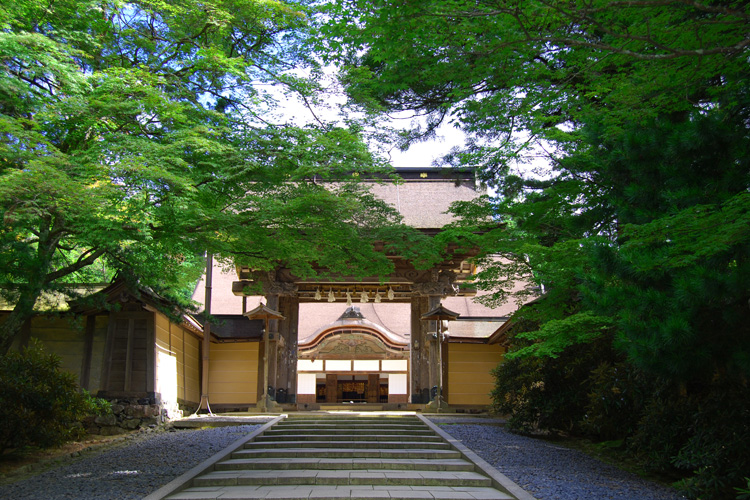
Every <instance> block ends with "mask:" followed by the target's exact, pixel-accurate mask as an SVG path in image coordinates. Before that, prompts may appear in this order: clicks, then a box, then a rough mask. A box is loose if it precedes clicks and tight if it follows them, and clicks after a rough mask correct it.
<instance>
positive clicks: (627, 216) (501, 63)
mask: <svg viewBox="0 0 750 500" xmlns="http://www.w3.org/2000/svg"><path fill="white" fill-rule="evenodd" d="M324 8H325V14H326V15H324V16H321V17H320V19H321V20H322V23H323V26H321V29H322V30H323V32H324V33H326V34H327V35H328V37H327V38H324V39H323V41H322V42H321V45H322V46H323V47H322V52H325V51H328V55H327V57H329V58H330V59H332V60H335V61H337V62H339V63H340V64H341V65H342V66H343V68H344V69H343V72H344V77H343V81H344V83H345V85H346V88H347V91H348V92H349V95H350V97H351V98H352V99H353V100H355V101H356V102H357V103H358V104H359V105H360V106H361V107H362V109H364V110H366V111H368V112H371V113H374V114H378V113H380V114H383V113H391V112H394V111H412V112H416V113H418V114H420V115H425V116H426V129H414V130H412V131H409V132H408V133H405V134H404V135H403V137H404V138H405V139H406V142H408V141H409V140H411V141H416V140H419V139H421V138H423V137H425V136H428V135H429V134H430V133H432V132H433V131H434V129H435V128H436V127H437V126H438V125H439V124H441V123H445V122H451V123H452V124H453V125H455V126H457V127H459V128H460V129H461V130H462V131H463V132H464V133H466V134H467V137H468V139H467V141H466V144H465V145H464V146H463V147H460V148H456V149H455V150H454V151H452V152H451V153H450V154H448V155H447V156H446V157H445V158H444V159H443V163H445V164H447V165H450V166H453V167H457V168H461V167H466V166H476V167H478V168H479V170H480V171H481V175H482V177H483V180H485V182H487V184H488V185H490V186H491V187H494V188H495V189H496V193H497V197H496V199H491V200H481V202H480V203H478V204H474V205H471V206H470V205H466V204H462V205H457V206H456V207H455V210H456V213H457V214H459V215H461V216H462V217H464V218H465V220H464V221H462V222H459V223H458V224H456V225H454V226H455V227H456V228H461V229H464V230H468V228H470V227H472V225H473V226H474V227H477V226H479V225H480V224H477V222H476V220H472V219H476V218H477V217H486V218H488V219H489V220H492V221H495V222H498V221H500V222H501V223H502V224H503V228H502V230H498V231H489V232H487V233H485V235H484V237H482V238H476V239H474V240H473V241H476V242H481V244H483V245H484V251H485V252H486V253H487V254H495V255H499V256H501V259H500V260H495V261H494V263H492V261H491V260H490V259H486V260H485V261H480V263H482V264H485V266H486V267H485V270H484V271H483V272H482V273H481V274H480V275H479V276H478V280H477V282H476V286H477V288H479V289H481V290H486V291H489V292H490V294H489V296H488V297H487V299H486V302H487V303H488V304H489V305H495V304H498V303H501V302H504V301H507V300H508V299H510V298H514V297H515V298H517V299H518V300H519V301H527V300H528V299H529V298H530V296H531V295H533V294H534V293H537V294H541V295H542V297H541V299H540V300H537V301H535V302H534V303H533V304H532V305H531V306H527V307H525V308H524V309H522V310H521V311H520V312H519V313H517V314H516V315H515V316H514V318H513V321H514V322H515V324H516V327H517V328H519V330H518V331H517V332H516V333H515V334H514V337H513V340H514V342H515V346H514V349H515V350H514V351H513V352H512V354H511V355H510V356H509V358H511V359H508V360H507V361H506V362H505V364H504V365H503V366H502V367H500V368H499V369H498V371H497V377H498V387H497V389H496V392H495V393H494V398H495V402H496V404H497V405H498V408H499V409H501V410H504V411H506V412H508V413H510V414H511V415H510V422H511V425H512V426H514V427H515V428H518V429H523V430H527V431H528V430H534V429H538V430H540V431H545V430H546V431H550V430H551V431H555V430H560V429H572V430H574V431H579V432H585V433H589V434H590V435H592V436H593V437H597V438H600V439H610V438H615V437H617V438H620V437H627V436H628V435H629V434H630V433H634V436H636V438H634V440H635V442H637V443H641V444H642V446H641V444H639V445H638V446H637V448H638V449H639V450H641V451H643V452H644V456H646V457H647V460H650V461H652V462H653V463H655V464H660V465H661V464H663V465H664V468H665V470H666V469H670V470H674V468H675V467H677V468H678V469H679V471H680V472H682V473H688V474H690V473H693V472H694V471H695V474H694V476H693V477H692V478H689V479H687V480H686V482H685V483H684V484H685V486H686V488H687V490H688V491H689V492H690V494H691V495H692V496H695V497H698V496H700V497H701V498H715V497H717V498H718V497H719V496H721V495H724V498H726V497H728V496H729V495H730V494H731V493H732V491H733V490H732V487H738V486H740V485H741V484H742V483H741V481H740V480H739V479H741V476H740V475H739V472H738V470H740V469H742V468H744V470H748V469H749V468H750V465H749V463H748V459H747V456H746V454H743V452H741V450H739V448H738V447H737V446H735V445H734V443H742V444H745V443H747V442H748V439H747V436H745V435H744V433H745V431H741V429H742V427H741V426H742V425H744V426H745V429H746V428H747V418H746V416H745V415H744V414H743V413H742V411H744V410H740V409H738V408H744V402H745V401H747V400H748V399H749V398H747V395H746V394H744V395H743V394H742V391H739V389H737V387H739V386H742V387H744V386H745V385H746V381H747V380H748V377H750V361H749V360H750V344H749V343H748V342H750V330H748V328H750V308H748V303H749V301H750V289H748V287H747V283H748V282H750V274H749V273H750V268H749V267H748V258H747V256H748V255H750V233H749V232H748V228H749V227H750V224H749V222H750V220H748V207H749V205H748V200H749V199H750V198H748V190H749V189H750V163H749V162H750V136H749V135H748V123H750V115H749V114H748V110H750V100H748V96H750V93H749V92H748V85H747V82H748V81H749V79H748V76H750V75H749V67H748V65H747V57H748V46H749V45H748V36H747V33H748V26H749V24H750V22H749V20H750V17H748V12H749V11H748V5H747V2H740V1H728V2H723V3H721V5H719V4H716V3H710V2H679V1H674V2H631V3H625V4H623V3H612V2H605V1H593V2H582V1H572V2H548V1H535V0H531V1H525V2H513V3H508V2H500V1H493V0H490V1H486V2H469V1H464V0H458V1H453V0H451V1H445V0H429V1H424V2H409V1H407V0H401V1H389V2H383V1H369V0H368V1H364V0H363V1H356V0H355V1H343V0H341V1H335V2H330V3H327V4H326V5H325V7H324ZM540 157H541V158H542V159H543V160H544V163H545V164H544V165H539V162H538V159H539V158H540ZM524 282H525V283H524ZM524 322H525V323H524ZM519 325H521V326H519ZM605 339H609V340H605ZM612 339H614V340H613V344H612V345H613V346H614V350H615V351H616V355H614V356H612V345H610V346H609V347H608V348H607V349H596V346H597V345H601V343H605V342H609V341H612ZM524 356H525V357H524ZM584 360H585V361H584ZM567 363H569V364H570V366H571V368H570V370H571V372H569V373H567V372H565V368H566V366H567ZM573 374H575V376H573ZM717 380H722V381H723V382H722V383H721V384H719V383H717V382H716V381H717ZM654 387H657V388H665V387H671V388H676V387H683V388H685V391H684V393H681V392H680V391H675V392H674V393H673V394H670V393H669V392H668V391H667V390H666V389H664V390H660V391H657V392H656V394H655V395H654V396H653V397H649V396H648V394H649V389H650V388H654ZM733 398H736V399H737V400H739V401H740V403H738V404H735V406H734V407H732V408H731V409H730V410H729V411H724V410H722V409H721V406H722V405H724V406H725V407H729V406H730V405H731V404H732V403H731V402H730V401H732V400H733ZM720 401H721V402H722V405H720V404H718V402H720ZM735 410H736V412H735ZM723 411H724V413H722V412H723ZM555 412H558V413H557V414H556V413H555ZM737 412H739V413H737ZM726 415H732V418H733V422H734V423H731V422H725V420H724V418H725V416H726ZM662 422H663V423H664V425H663V426H662ZM698 422H700V424H698ZM660 427H663V428H662V429H661V430H660ZM725 428H726V429H731V432H730V433H725V432H724V429H725ZM731 433H735V434H737V440H736V441H731V442H730V440H729V434H731ZM638 436H641V437H642V439H641V437H638ZM649 440H650V441H649ZM649 442H650V443H651V444H650V445H648V443H649ZM739 446H742V445H739ZM712 457H715V458H712Z"/></svg>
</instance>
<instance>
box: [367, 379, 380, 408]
mask: <svg viewBox="0 0 750 500" xmlns="http://www.w3.org/2000/svg"><path fill="white" fill-rule="evenodd" d="M379 401H380V374H379V373H370V374H368V375H367V402H368V403H377V402H379Z"/></svg>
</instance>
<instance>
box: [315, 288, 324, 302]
mask: <svg viewBox="0 0 750 500" xmlns="http://www.w3.org/2000/svg"><path fill="white" fill-rule="evenodd" d="M322 298H323V296H322V295H321V294H320V288H318V289H316V290H315V300H320V299H322Z"/></svg>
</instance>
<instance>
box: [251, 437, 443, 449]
mask: <svg viewBox="0 0 750 500" xmlns="http://www.w3.org/2000/svg"><path fill="white" fill-rule="evenodd" d="M318 439H319V438H318ZM274 443H277V441H274V440H265V441H252V442H250V443H247V444H246V445H245V448H248V449H252V448H263V447H266V446H268V445H271V444H274ZM283 444H284V446H288V447H291V448H331V447H338V448H340V449H341V448H344V449H345V448H373V447H377V448H385V449H393V448H430V449H449V448H450V445H448V443H445V442H443V441H418V440H417V441H415V440H411V439H410V440H408V441H407V440H403V441H392V440H391V441H384V440H383V441H381V440H371V441H365V440H362V441H351V440H349V441H344V440H342V441H333V440H327V439H326V440H320V441H313V440H310V441H284V442H283Z"/></svg>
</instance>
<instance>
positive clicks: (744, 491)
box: [735, 477, 750, 500]
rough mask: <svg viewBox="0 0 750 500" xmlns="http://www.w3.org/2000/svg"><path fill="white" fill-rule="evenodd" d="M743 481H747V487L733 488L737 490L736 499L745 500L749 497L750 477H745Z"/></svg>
mask: <svg viewBox="0 0 750 500" xmlns="http://www.w3.org/2000/svg"><path fill="white" fill-rule="evenodd" d="M745 481H747V488H735V490H736V491H737V493H738V495H737V500H747V499H748V498H750V477H746V478H745Z"/></svg>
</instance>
